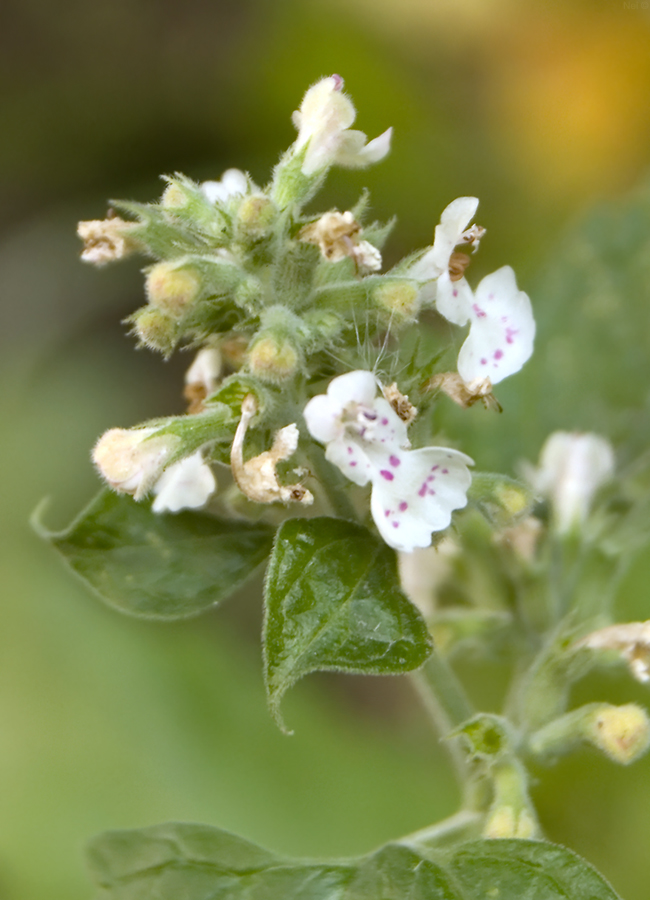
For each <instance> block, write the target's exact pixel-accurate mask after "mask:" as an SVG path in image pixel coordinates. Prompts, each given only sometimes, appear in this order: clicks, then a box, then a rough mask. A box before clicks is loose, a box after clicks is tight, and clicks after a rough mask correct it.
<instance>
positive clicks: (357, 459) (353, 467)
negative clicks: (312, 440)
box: [325, 436, 374, 486]
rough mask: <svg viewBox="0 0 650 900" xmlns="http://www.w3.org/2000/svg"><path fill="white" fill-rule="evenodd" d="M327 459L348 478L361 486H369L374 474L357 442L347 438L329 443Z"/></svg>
mask: <svg viewBox="0 0 650 900" xmlns="http://www.w3.org/2000/svg"><path fill="white" fill-rule="evenodd" d="M325 459H326V460H328V462H331V463H333V464H334V465H335V466H337V468H339V469H340V470H341V472H343V474H344V475H345V477H346V478H349V479H350V481H353V482H354V483H355V484H358V485H361V486H363V485H364V484H368V482H369V481H370V479H371V478H372V475H373V473H374V468H373V466H372V464H371V462H370V460H369V459H368V456H367V455H366V453H364V451H363V448H362V447H361V446H360V445H359V443H358V442H357V441H352V440H346V438H345V436H343V437H342V438H340V439H339V440H335V441H330V442H329V443H328V445H327V449H326V450H325Z"/></svg>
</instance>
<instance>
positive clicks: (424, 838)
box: [398, 809, 483, 849]
mask: <svg viewBox="0 0 650 900" xmlns="http://www.w3.org/2000/svg"><path fill="white" fill-rule="evenodd" d="M482 818H483V816H482V815H481V813H479V812H476V811H475V810H471V809H461V810H460V811H459V812H457V813H454V815H453V816H449V818H447V819H442V821H440V822H436V823H435V825H428V826H427V827H426V828H421V829H420V830H419V831H414V832H413V834H407V835H406V836H405V837H403V838H400V840H399V841H398V843H400V844H405V845H406V846H408V847H415V848H416V849H417V847H418V846H420V847H421V846H422V845H424V846H431V845H435V844H438V843H441V842H443V841H445V840H447V839H449V838H452V837H453V836H454V835H455V834H457V833H458V832H463V831H469V830H470V829H472V828H475V827H476V826H477V825H478V824H479V823H480V822H481V819H482Z"/></svg>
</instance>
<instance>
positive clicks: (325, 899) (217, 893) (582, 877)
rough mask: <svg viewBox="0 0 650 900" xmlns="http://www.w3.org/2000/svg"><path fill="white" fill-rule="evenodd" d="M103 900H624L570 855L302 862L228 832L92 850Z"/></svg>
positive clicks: (532, 849) (155, 836)
mask: <svg viewBox="0 0 650 900" xmlns="http://www.w3.org/2000/svg"><path fill="white" fill-rule="evenodd" d="M89 862H90V869H91V873H92V875H93V878H94V880H95V882H96V884H97V885H98V887H99V888H100V893H99V894H97V895H96V898H97V900H150V898H153V897H155V898H156V900H180V898H183V900H212V898H215V900H216V898H220V900H221V898H223V900H488V898H495V900H618V898H617V895H616V894H615V893H614V891H613V890H612V889H611V888H610V887H609V885H608V884H607V883H606V882H605V881H604V879H603V878H602V877H601V876H600V875H599V874H598V873H597V872H596V871H595V870H594V869H592V868H591V866H590V865H588V864H587V863H586V862H584V860H582V859H580V857H579V856H576V855H575V854H574V853H572V852H571V851H569V850H566V849H565V848H564V847H558V846H556V845H554V844H549V843H546V842H544V841H522V840H494V841H487V840H481V841H472V842H470V843H466V844H461V845H460V846H459V847H456V848H455V849H452V850H448V851H445V852H432V851H427V850H426V849H424V848H420V847H417V846H415V845H414V846H404V845H400V844H388V845H387V846H385V847H383V848H381V849H380V850H378V851H377V852H375V853H371V854H369V855H368V856H366V857H362V858H361V859H356V860H355V859H349V860H343V861H337V862H299V861H292V860H287V859H283V858H280V857H277V856H274V855H273V854H272V853H269V852H267V851H266V850H262V849H261V848H260V847H257V846H256V845H255V844H252V843H249V842H248V841H245V840H243V839H242V838H238V837H235V836H234V835H232V834H229V833H228V832H226V831H221V830H220V829H217V828H209V827H208V826H202V825H183V824H174V823H171V824H167V825H157V826H154V827H153V828H144V829H141V830H137V831H113V832H108V833H107V834H104V835H100V836H99V837H98V838H96V839H95V840H94V841H93V842H92V844H91V846H90V849H89Z"/></svg>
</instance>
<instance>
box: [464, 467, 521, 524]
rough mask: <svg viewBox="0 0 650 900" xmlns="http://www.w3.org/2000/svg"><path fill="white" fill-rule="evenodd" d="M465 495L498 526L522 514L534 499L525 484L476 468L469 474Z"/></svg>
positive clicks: (516, 518)
mask: <svg viewBox="0 0 650 900" xmlns="http://www.w3.org/2000/svg"><path fill="white" fill-rule="evenodd" d="M468 496H469V498H470V500H471V501H472V502H473V503H474V504H475V505H476V506H477V507H478V508H479V509H480V511H481V512H482V513H483V515H484V516H485V518H486V519H487V520H488V521H489V522H491V523H492V524H493V525H496V526H497V527H499V528H505V527H507V526H509V525H511V524H512V523H513V522H516V521H517V520H518V519H521V518H523V516H524V515H525V514H526V513H527V512H528V511H529V509H530V507H531V506H532V503H533V494H532V492H531V490H530V488H529V487H527V486H526V485H525V484H523V483H522V482H520V481H515V479H514V478H508V476H507V475H497V474H492V473H489V472H478V473H477V474H476V475H475V476H474V477H473V478H472V485H471V488H470V490H469V491H468Z"/></svg>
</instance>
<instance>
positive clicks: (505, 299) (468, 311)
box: [443, 266, 535, 384]
mask: <svg viewBox="0 0 650 900" xmlns="http://www.w3.org/2000/svg"><path fill="white" fill-rule="evenodd" d="M453 291H454V288H453V286H452V297H453ZM469 297H470V298H471V300H470V302H469V303H468V302H467V301H468V297H467V296H465V297H463V298H462V303H461V302H459V304H458V306H457V309H456V314H457V318H455V319H450V321H452V322H456V324H458V325H464V324H465V322H467V320H468V319H469V323H470V329H469V335H468V336H467V339H466V341H465V343H464V344H463V346H462V347H461V348H460V353H459V354H458V374H459V375H460V377H461V378H462V379H463V381H465V382H466V383H467V384H471V383H472V382H474V381H476V380H482V379H484V378H489V379H490V381H491V383H492V384H497V383H498V382H499V381H503V379H504V378H507V377H508V375H513V374H514V373H515V372H518V371H519V370H520V369H521V367H522V366H523V365H524V363H525V362H527V360H528V359H530V357H531V354H532V352H533V341H534V338H535V319H534V318H533V310H532V307H531V305H530V299H529V297H528V294H525V293H524V292H523V291H520V290H518V288H517V281H516V279H515V273H514V272H513V270H512V269H511V268H510V266H503V267H502V268H501V269H497V271H496V272H492V274H491V275H486V276H485V278H483V280H482V281H481V282H480V283H479V285H478V287H477V289H476V294H475V295H474V296H473V297H472V295H471V291H470V294H469ZM454 299H458V300H460V299H461V298H460V295H459V297H458V298H456V297H454ZM461 310H462V313H461ZM443 315H444V313H443ZM463 315H464V316H465V319H464V321H458V319H460V318H462V317H463ZM446 318H447V316H446Z"/></svg>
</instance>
